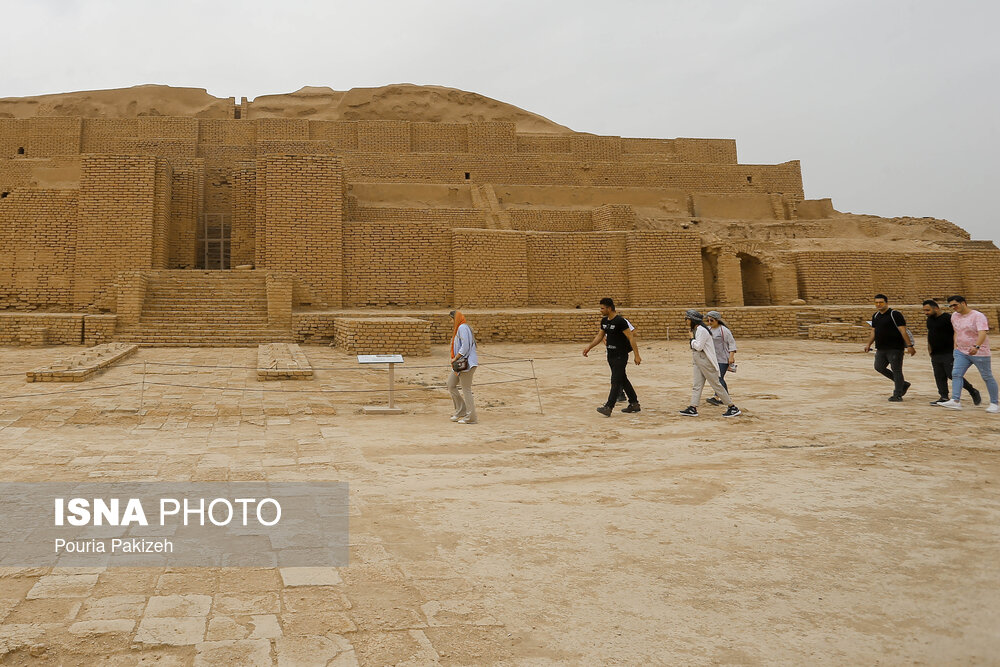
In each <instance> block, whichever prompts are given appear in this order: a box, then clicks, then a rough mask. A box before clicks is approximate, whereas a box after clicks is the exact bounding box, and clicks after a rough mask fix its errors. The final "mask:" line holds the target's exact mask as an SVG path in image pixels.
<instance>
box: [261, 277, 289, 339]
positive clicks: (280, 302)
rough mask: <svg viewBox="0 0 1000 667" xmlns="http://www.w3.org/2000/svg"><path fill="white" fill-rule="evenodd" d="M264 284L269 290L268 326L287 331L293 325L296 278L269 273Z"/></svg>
mask: <svg viewBox="0 0 1000 667" xmlns="http://www.w3.org/2000/svg"><path fill="white" fill-rule="evenodd" d="M264 284H265V288H266V290H267V324H268V326H271V327H281V328H282V329H287V328H288V327H290V326H291V325H292V295H293V286H294V284H295V279H294V277H292V276H291V275H287V274H282V273H268V274H267V276H266V277H265V279H264Z"/></svg>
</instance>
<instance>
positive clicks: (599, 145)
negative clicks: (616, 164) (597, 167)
mask: <svg viewBox="0 0 1000 667" xmlns="http://www.w3.org/2000/svg"><path fill="white" fill-rule="evenodd" d="M569 146H570V151H571V152H572V153H573V155H575V156H577V157H578V158H580V159H582V160H621V157H622V139H621V137H602V136H598V135H596V134H572V135H570V142H569Z"/></svg>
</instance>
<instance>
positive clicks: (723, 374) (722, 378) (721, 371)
mask: <svg viewBox="0 0 1000 667" xmlns="http://www.w3.org/2000/svg"><path fill="white" fill-rule="evenodd" d="M728 370H729V364H724V363H722V362H721V361H720V362H719V382H721V383H722V386H723V387H725V388H726V391H729V385H728V384H726V371H728Z"/></svg>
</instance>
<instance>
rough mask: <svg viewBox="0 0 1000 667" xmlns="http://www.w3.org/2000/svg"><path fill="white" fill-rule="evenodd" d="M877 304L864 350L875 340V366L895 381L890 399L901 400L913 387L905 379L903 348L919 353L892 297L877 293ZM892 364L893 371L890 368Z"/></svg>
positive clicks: (912, 352) (868, 348)
mask: <svg viewBox="0 0 1000 667" xmlns="http://www.w3.org/2000/svg"><path fill="white" fill-rule="evenodd" d="M875 308H877V309H878V310H877V311H876V312H875V314H874V315H872V335H871V337H869V338H868V343H867V344H866V345H865V352H868V351H870V350H871V349H872V343H873V342H874V343H875V370H876V371H878V372H879V373H881V374H882V375H884V376H886V377H887V378H889V379H890V380H892V382H893V392H892V396H890V397H889V400H890V401H892V402H894V403H898V402H899V401H902V400H903V395H904V394H906V391H907V390H908V389H909V388H910V383H909V382H907V381H906V380H904V379H903V350H906V351H907V352H908V353H909V354H910V355H914V354H916V353H917V351H916V350H915V349H913V346H912V345H910V341H909V340H907V338H908V334H907V331H906V318H904V317H903V314H902V313H901V312H899V311H898V310H893V309H892V308H890V307H889V299H888V297H886V295H885V294H876V295H875ZM889 367H891V368H892V372H891V373H890V372H889V371H888V370H886V369H887V368H889Z"/></svg>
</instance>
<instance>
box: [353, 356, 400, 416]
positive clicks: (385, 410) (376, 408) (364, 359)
mask: <svg viewBox="0 0 1000 667" xmlns="http://www.w3.org/2000/svg"><path fill="white" fill-rule="evenodd" d="M358 363H359V364H387V365H388V366H389V405H388V406H385V405H366V406H365V407H364V408H362V411H363V412H364V413H365V414H366V415H399V414H402V413H403V410H402V408H397V407H396V402H395V397H394V396H393V390H392V387H393V384H394V383H395V379H396V364H401V363H403V355H401V354H359V355H358Z"/></svg>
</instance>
